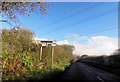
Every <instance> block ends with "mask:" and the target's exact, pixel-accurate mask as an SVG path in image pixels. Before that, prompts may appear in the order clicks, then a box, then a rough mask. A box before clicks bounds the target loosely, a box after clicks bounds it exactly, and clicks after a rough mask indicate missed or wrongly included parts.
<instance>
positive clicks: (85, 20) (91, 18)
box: [41, 10, 116, 36]
mask: <svg viewBox="0 0 120 82" xmlns="http://www.w3.org/2000/svg"><path fill="white" fill-rule="evenodd" d="M115 11H116V10H112V11H109V12H105V13H103V14H100V15H97V16H93V17H90V18H88V19H84V20H83V21H81V22H79V21H78V22H77V23H74V24H70V25H68V26H65V27H63V28H61V27H60V28H57V29H54V32H57V31H60V30H63V29H65V28H70V27H72V26H74V25H78V24H81V23H84V22H87V21H90V20H93V19H95V18H98V17H102V16H104V15H108V14H111V13H114V12H115ZM58 29H59V30H58ZM54 32H53V31H51V32H47V33H46V34H44V35H48V34H50V33H54ZM44 35H41V36H44Z"/></svg>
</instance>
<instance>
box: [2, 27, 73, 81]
mask: <svg viewBox="0 0 120 82" xmlns="http://www.w3.org/2000/svg"><path fill="white" fill-rule="evenodd" d="M34 36H35V33H34V32H33V31H32V30H29V29H21V28H20V27H14V28H12V29H2V33H1V37H2V76H3V77H2V78H3V80H14V79H19V80H20V79H28V80H29V79H33V80H34V79H43V78H47V77H50V75H51V74H53V75H54V74H57V73H59V72H60V71H63V70H64V69H65V67H66V66H69V65H70V61H71V60H72V59H73V57H72V51H73V49H74V47H73V46H71V45H57V46H56V47H55V50H54V60H53V61H54V62H53V69H52V68H51V50H52V47H43V54H42V61H40V47H41V45H40V44H35V43H33V41H32V38H33V37H34ZM55 71H57V72H55Z"/></svg>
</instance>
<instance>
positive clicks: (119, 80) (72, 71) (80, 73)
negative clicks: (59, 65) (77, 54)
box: [54, 62, 120, 82]
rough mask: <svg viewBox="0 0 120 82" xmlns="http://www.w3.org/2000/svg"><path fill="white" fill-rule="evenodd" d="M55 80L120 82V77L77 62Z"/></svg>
mask: <svg viewBox="0 0 120 82" xmlns="http://www.w3.org/2000/svg"><path fill="white" fill-rule="evenodd" d="M54 79H55V80H82V81H85V82H86V81H88V82H89V81H93V82H110V81H112V82H120V77H118V76H115V75H113V74H110V73H108V72H105V71H103V70H100V69H97V68H94V67H92V66H88V65H86V64H83V63H79V62H75V63H73V64H72V65H71V66H70V67H69V68H68V69H67V70H65V71H64V72H63V73H61V74H60V75H59V76H57V77H55V78H54Z"/></svg>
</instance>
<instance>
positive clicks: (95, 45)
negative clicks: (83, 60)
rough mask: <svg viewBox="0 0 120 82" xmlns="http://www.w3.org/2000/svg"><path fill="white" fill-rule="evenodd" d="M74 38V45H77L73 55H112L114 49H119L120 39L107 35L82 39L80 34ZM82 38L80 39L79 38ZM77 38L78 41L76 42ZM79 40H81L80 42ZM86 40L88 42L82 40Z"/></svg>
mask: <svg viewBox="0 0 120 82" xmlns="http://www.w3.org/2000/svg"><path fill="white" fill-rule="evenodd" d="M77 37H78V38H77V39H76V36H75V37H74V38H72V39H71V40H73V45H74V47H75V49H74V51H73V55H76V56H81V55H83V54H88V55H90V56H100V55H111V54H112V53H113V52H114V50H116V49H118V39H117V38H112V37H107V36H96V37H90V38H88V37H85V36H82V37H85V38H84V39H80V38H81V37H80V36H77ZM79 39H80V40H79ZM75 40H76V43H75ZM77 40H79V41H80V42H79V43H78V42H77ZM82 40H84V41H86V43H84V42H82Z"/></svg>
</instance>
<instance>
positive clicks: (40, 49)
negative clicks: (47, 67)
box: [40, 46, 42, 61]
mask: <svg viewBox="0 0 120 82" xmlns="http://www.w3.org/2000/svg"><path fill="white" fill-rule="evenodd" d="M41 59H42V46H41V48H40V61H41Z"/></svg>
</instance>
